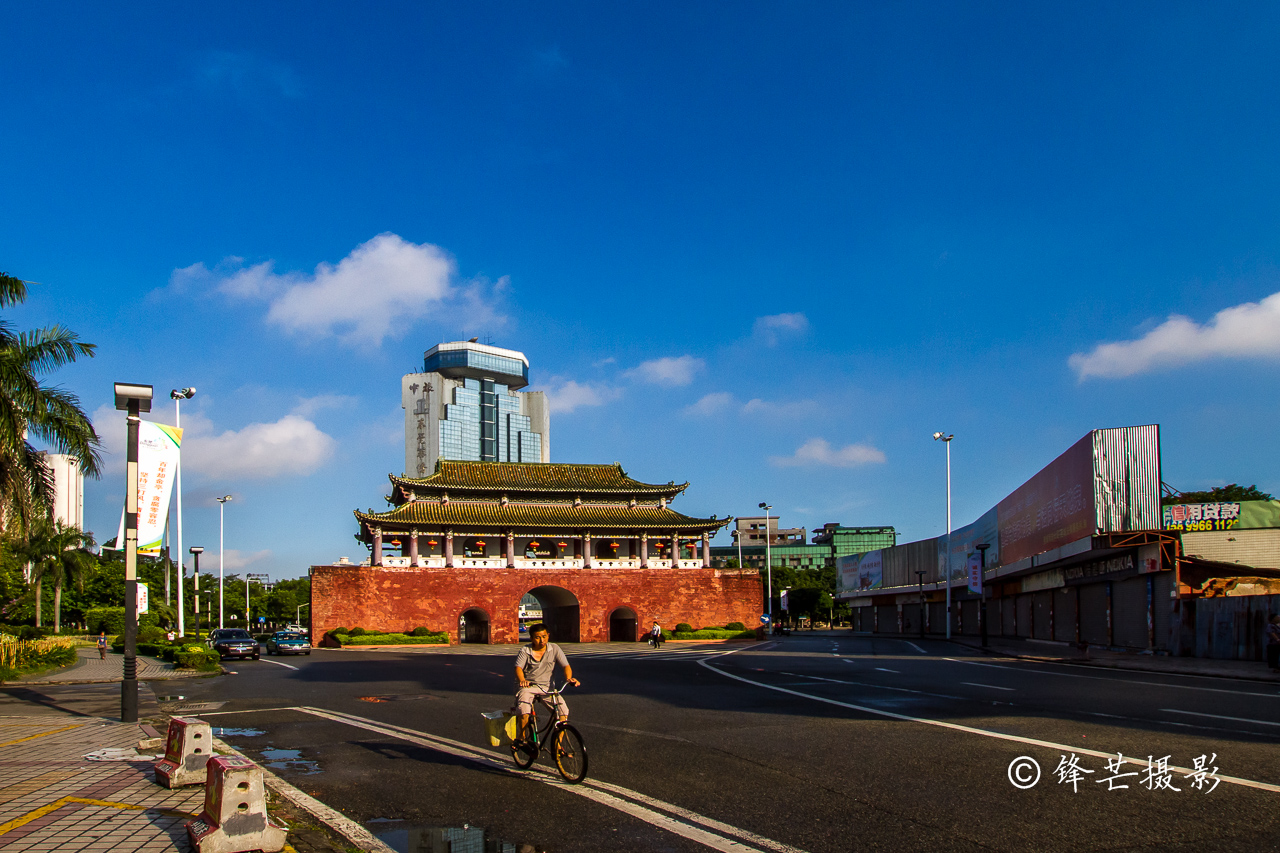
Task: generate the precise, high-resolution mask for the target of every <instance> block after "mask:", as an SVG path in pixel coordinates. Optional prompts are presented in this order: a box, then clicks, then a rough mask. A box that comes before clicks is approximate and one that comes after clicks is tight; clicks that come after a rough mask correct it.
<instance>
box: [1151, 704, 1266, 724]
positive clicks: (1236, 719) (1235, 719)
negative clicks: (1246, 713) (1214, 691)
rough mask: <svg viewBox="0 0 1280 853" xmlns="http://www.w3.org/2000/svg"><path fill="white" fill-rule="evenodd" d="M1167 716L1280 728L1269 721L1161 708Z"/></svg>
mask: <svg viewBox="0 0 1280 853" xmlns="http://www.w3.org/2000/svg"><path fill="white" fill-rule="evenodd" d="M1160 710H1161V711H1164V712H1165V713H1167V714H1188V715H1190V716H1192V717H1212V718H1213V719H1215V720H1231V721H1232V722H1236V723H1253V724H1254V725H1258V726H1280V723H1273V722H1270V721H1268V720H1251V719H1249V718H1248V717H1224V716H1222V715H1221V714H1202V713H1200V712H1199V711H1179V710H1178V709H1177V708H1161V709H1160Z"/></svg>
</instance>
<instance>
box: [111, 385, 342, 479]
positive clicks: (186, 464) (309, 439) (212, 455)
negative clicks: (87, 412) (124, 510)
mask: <svg viewBox="0 0 1280 853" xmlns="http://www.w3.org/2000/svg"><path fill="white" fill-rule="evenodd" d="M118 415H119V413H117V412H116V411H115V408H114V407H113V406H111V405H109V404H104V405H102V406H100V407H99V408H98V409H97V411H95V412H94V414H93V418H92V420H93V422H94V424H95V428H97V429H98V434H99V435H102V436H103V439H104V445H105V447H104V449H105V451H106V453H105V455H106V457H107V467H108V470H111V471H116V472H119V471H123V470H124V464H125V452H124V451H125V446H124V445H125V432H124V430H122V429H107V430H104V429H101V428H98V427H97V425H100V424H105V423H108V422H110V421H111V420H113V419H118ZM182 422H183V431H182V465H183V469H182V470H183V473H185V474H191V475H198V476H205V477H209V478H211V479H215V480H219V481H226V480H229V479H271V478H273V477H280V476H286V475H293V476H305V475H307V474H313V473H315V472H316V471H317V470H319V469H320V468H321V467H322V466H323V465H324V464H325V463H326V462H328V461H329V459H330V458H332V456H333V454H334V451H335V450H336V449H337V446H338V442H337V441H336V440H334V438H333V437H332V436H330V435H328V434H327V433H325V432H322V431H321V430H320V428H319V427H317V426H316V425H315V424H314V423H312V422H311V421H310V420H308V419H307V418H305V417H302V416H300V415H298V414H288V415H285V416H284V417H282V418H280V420H278V421H275V422H273V423H252V424H248V425H247V426H245V427H244V428H242V429H239V430H224V431H223V432H221V433H217V432H216V431H215V428H214V426H213V423H212V422H211V421H210V420H209V419H208V418H207V417H205V416H204V415H202V414H201V413H199V412H191V413H189V414H185V416H184V417H183V419H182Z"/></svg>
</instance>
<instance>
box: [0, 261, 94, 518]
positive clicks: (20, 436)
mask: <svg viewBox="0 0 1280 853" xmlns="http://www.w3.org/2000/svg"><path fill="white" fill-rule="evenodd" d="M26 298H27V282H25V281H23V280H22V279H19V278H14V277H13V276H11V275H8V274H7V273H0V308H7V307H9V306H12V305H17V304H19V303H21V302H23V301H24V300H25V299H26ZM94 349H95V347H94V345H93V344H87V343H84V342H82V341H81V340H80V339H79V337H78V336H77V335H76V334H75V332H72V331H71V330H69V329H66V328H64V327H62V326H50V327H47V328H42V329H35V330H33V331H29V332H14V330H13V329H12V327H11V326H10V325H9V324H8V323H6V322H4V321H3V320H0V532H4V533H6V534H9V535H16V536H18V537H23V536H25V534H26V532H27V531H29V530H31V529H32V527H33V526H35V525H37V524H38V523H39V522H40V521H41V520H42V519H45V518H48V516H49V514H50V509H51V507H52V505H53V476H52V472H51V471H50V469H49V466H48V465H47V464H45V462H44V459H43V458H42V456H41V454H40V453H39V451H37V450H36V449H35V447H33V446H32V445H31V442H30V441H29V439H31V438H35V439H39V440H40V441H42V442H44V443H45V444H47V445H49V446H50V447H51V448H53V449H54V450H55V451H56V452H58V453H66V454H69V455H71V456H74V457H76V458H77V459H78V460H79V462H80V470H81V471H83V472H84V473H85V474H87V475H89V476H91V477H97V476H99V475H100V474H101V471H102V460H101V456H100V447H101V442H100V441H99V439H98V434H97V433H96V432H95V431H94V429H93V424H92V423H91V422H90V420H89V417H88V415H86V414H85V413H84V411H83V410H82V409H81V408H80V401H79V400H78V399H77V398H76V396H75V395H74V394H71V393H70V392H68V391H65V390H63V389H61V388H56V387H46V386H44V385H42V384H41V383H40V377H41V376H42V375H43V374H47V373H49V372H50V371H53V370H56V369H58V368H59V367H63V366H64V365H67V364H70V363H71V362H74V361H75V360H76V359H77V358H79V357H81V356H83V357H88V358H92V357H93V354H94Z"/></svg>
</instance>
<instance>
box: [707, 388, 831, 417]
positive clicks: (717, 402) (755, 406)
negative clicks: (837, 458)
mask: <svg viewBox="0 0 1280 853" xmlns="http://www.w3.org/2000/svg"><path fill="white" fill-rule="evenodd" d="M683 411H684V414H686V415H689V416H692V417H701V418H707V417H712V416H714V415H718V414H720V413H721V412H728V411H736V413H737V414H739V415H741V416H742V417H755V418H767V419H770V420H795V419H798V418H801V417H806V416H810V415H816V414H817V413H818V412H819V411H821V407H820V406H819V405H818V402H817V401H816V400H787V401H784V402H781V403H775V402H772V401H769V400H762V399H760V398H759V397H752V398H751V399H750V400H748V401H747V402H745V403H739V402H738V400H737V398H735V397H734V396H733V394H730V393H729V392H728V391H716V392H713V393H710V394H706V395H704V396H703V397H702V398H701V399H699V400H698V401H697V402H696V403H693V404H691V405H688V406H685V407H684V410H683Z"/></svg>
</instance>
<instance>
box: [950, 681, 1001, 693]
mask: <svg viewBox="0 0 1280 853" xmlns="http://www.w3.org/2000/svg"><path fill="white" fill-rule="evenodd" d="M960 683H961V684H967V685H969V686H970V687H986V688H989V689H991V690H1008V691H1010V692H1013V690H1014V688H1012V687H997V686H995V685H994V684H979V683H978V682H976V681H962V682H960Z"/></svg>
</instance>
